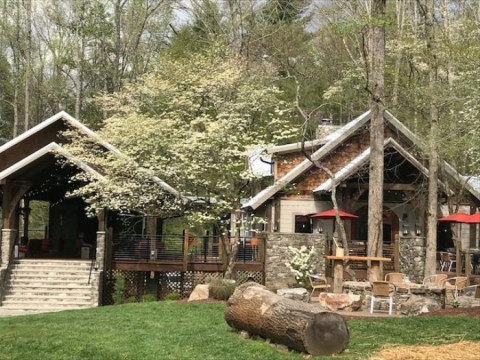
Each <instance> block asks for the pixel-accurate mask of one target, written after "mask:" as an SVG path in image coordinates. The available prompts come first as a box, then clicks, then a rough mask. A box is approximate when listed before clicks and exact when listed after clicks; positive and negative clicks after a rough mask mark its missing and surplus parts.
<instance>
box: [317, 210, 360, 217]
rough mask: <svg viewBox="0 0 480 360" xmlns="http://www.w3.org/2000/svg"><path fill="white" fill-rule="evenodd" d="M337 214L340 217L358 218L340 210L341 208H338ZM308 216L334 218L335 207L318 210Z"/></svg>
mask: <svg viewBox="0 0 480 360" xmlns="http://www.w3.org/2000/svg"><path fill="white" fill-rule="evenodd" d="M338 215H339V216H340V217H341V218H342V219H356V218H358V216H356V215H353V214H350V213H347V212H345V211H342V210H338ZM310 217H311V218H312V219H330V218H334V217H336V214H335V209H330V210H327V211H322V212H318V213H316V214H313V215H310Z"/></svg>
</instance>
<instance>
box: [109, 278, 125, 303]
mask: <svg viewBox="0 0 480 360" xmlns="http://www.w3.org/2000/svg"><path fill="white" fill-rule="evenodd" d="M112 298H113V303H114V304H115V305H119V304H124V303H125V277H124V276H123V274H121V273H118V274H117V275H115V285H114V288H113V294H112Z"/></svg>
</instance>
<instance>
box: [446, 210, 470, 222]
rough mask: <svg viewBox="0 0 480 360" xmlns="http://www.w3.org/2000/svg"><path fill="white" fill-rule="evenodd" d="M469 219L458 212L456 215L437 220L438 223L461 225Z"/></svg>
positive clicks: (464, 214)
mask: <svg viewBox="0 0 480 360" xmlns="http://www.w3.org/2000/svg"><path fill="white" fill-rule="evenodd" d="M469 217H470V215H468V214H467V213H464V212H462V211H460V212H456V213H453V214H450V215H447V216H444V217H441V218H440V219H438V221H442V222H457V223H463V222H466V220H468V219H469Z"/></svg>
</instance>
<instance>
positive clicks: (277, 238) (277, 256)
mask: <svg viewBox="0 0 480 360" xmlns="http://www.w3.org/2000/svg"><path fill="white" fill-rule="evenodd" d="M264 236H265V242H266V244H265V246H266V254H267V256H266V259H265V286H266V287H267V288H269V289H271V290H277V289H281V288H288V287H294V286H296V280H295V277H294V276H293V275H292V273H291V272H290V270H289V269H288V268H287V266H286V265H285V263H286V262H287V261H288V260H290V259H291V258H292V253H291V252H290V250H288V247H289V246H292V247H295V248H300V247H301V246H307V247H311V246H312V245H313V246H314V247H315V255H314V264H315V268H316V273H318V274H321V275H322V276H324V275H325V258H324V256H325V244H326V239H325V235H324V234H290V233H267V234H265V235H264Z"/></svg>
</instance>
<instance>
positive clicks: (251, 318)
mask: <svg viewBox="0 0 480 360" xmlns="http://www.w3.org/2000/svg"><path fill="white" fill-rule="evenodd" d="M225 321H226V322H227V323H228V325H230V326H231V327H233V328H235V329H238V330H245V331H247V332H249V333H250V334H254V335H258V336H261V337H263V338H265V339H271V340H273V341H274V342H276V343H279V344H284V345H286V346H288V347H289V348H291V349H294V350H297V351H301V352H306V353H309V354H312V355H329V354H336V353H341V352H342V351H344V350H345V348H346V347H347V345H348V341H349V338H350V336H349V331H348V327H347V322H346V321H345V319H344V318H343V317H342V316H341V315H338V314H336V313H333V312H329V311H326V310H325V309H323V308H321V307H320V306H319V305H318V304H316V305H312V304H307V303H303V302H300V301H295V300H291V299H287V298H284V297H282V296H279V295H276V294H274V293H272V292H271V291H268V290H267V289H266V288H265V287H264V286H262V285H259V284H256V283H253V282H248V283H245V284H243V285H240V286H239V287H237V289H236V290H235V292H234V293H233V295H232V296H231V297H230V299H229V300H228V303H227V307H226V309H225Z"/></svg>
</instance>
